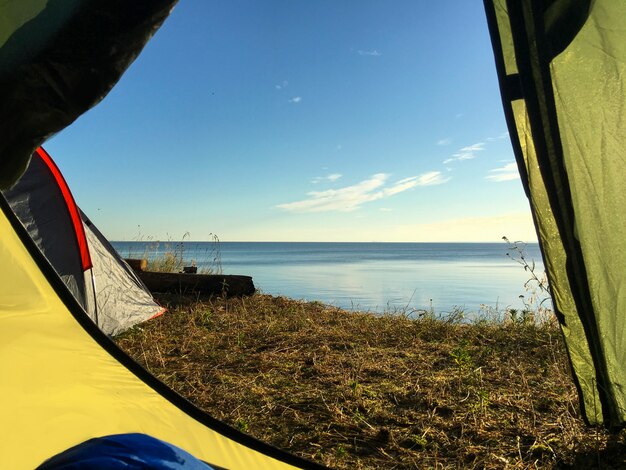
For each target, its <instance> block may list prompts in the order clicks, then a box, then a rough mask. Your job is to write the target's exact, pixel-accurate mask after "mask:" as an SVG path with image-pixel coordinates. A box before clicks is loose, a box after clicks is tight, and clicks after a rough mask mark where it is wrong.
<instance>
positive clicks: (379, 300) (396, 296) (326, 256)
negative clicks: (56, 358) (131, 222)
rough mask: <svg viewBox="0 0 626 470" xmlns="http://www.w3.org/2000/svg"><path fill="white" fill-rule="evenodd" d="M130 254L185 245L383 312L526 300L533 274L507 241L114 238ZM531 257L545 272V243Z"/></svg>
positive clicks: (278, 283)
mask: <svg viewBox="0 0 626 470" xmlns="http://www.w3.org/2000/svg"><path fill="white" fill-rule="evenodd" d="M113 246H115V248H116V249H117V250H118V251H119V252H120V254H121V255H122V256H124V257H148V258H152V257H155V256H162V255H163V254H164V253H166V252H168V251H170V252H171V251H176V252H178V253H180V252H181V249H182V253H183V257H184V259H185V260H187V261H188V263H191V260H194V261H195V263H196V265H197V266H198V267H199V268H203V267H215V265H216V263H219V265H221V268H222V271H223V273H224V274H244V275H248V276H252V277H253V280H254V284H255V286H256V287H257V288H258V289H260V290H261V291H263V292H264V293H267V294H273V295H285V296H288V297H292V298H296V299H306V300H318V301H321V302H324V303H329V304H332V305H336V306H339V307H343V308H348V309H355V310H370V311H375V312H383V311H388V310H403V309H405V308H406V309H409V310H411V309H426V310H430V309H431V308H432V309H434V311H435V312H440V313H443V312H449V311H451V310H452V309H453V308H454V307H461V308H464V309H466V310H467V311H469V312H477V311H480V310H481V308H482V309H484V306H487V307H489V308H492V309H496V308H497V309H498V310H500V311H502V310H503V309H505V308H506V307H513V308H522V307H523V303H522V300H521V299H520V297H519V296H520V295H525V296H526V297H525V298H526V299H528V292H526V290H525V289H524V283H525V282H526V281H527V280H528V278H529V275H528V273H527V272H526V271H525V270H524V268H523V267H522V266H520V265H519V264H518V263H516V262H515V261H514V260H512V259H511V258H510V257H508V256H507V253H508V252H509V248H508V245H507V244H505V243H278V242H276V243H264V242H254V243H249V242H220V243H219V245H216V244H214V243H210V242H184V243H183V244H182V245H180V244H179V243H177V242H165V243H160V244H157V243H153V242H113ZM525 251H526V254H525V258H526V259H527V260H534V261H535V262H536V264H537V267H536V272H537V273H543V270H544V268H543V264H542V263H541V255H540V252H539V247H538V245H537V244H529V245H527V246H526V250H525Z"/></svg>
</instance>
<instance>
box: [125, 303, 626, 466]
mask: <svg viewBox="0 0 626 470" xmlns="http://www.w3.org/2000/svg"><path fill="white" fill-rule="evenodd" d="M165 300H168V299H165ZM173 300H177V302H175V304H176V305H174V306H173V307H171V309H170V312H169V314H166V315H164V316H162V317H160V318H158V319H155V320H153V321H150V322H148V323H147V324H145V325H143V326H142V327H140V328H135V329H134V330H132V331H130V332H128V333H126V334H125V335H123V336H122V337H121V338H118V342H119V344H120V345H121V346H122V347H123V348H124V349H126V350H127V351H128V352H129V353H130V354H131V355H133V356H134V357H135V358H136V359H137V360H138V361H139V362H140V363H142V364H143V365H144V366H146V367H147V368H148V369H149V370H151V371H152V372H153V373H154V374H155V375H157V376H158V377H159V378H160V379H161V380H163V381H164V382H166V383H167V384H169V385H170V386H171V387H172V388H174V389H175V390H177V391H178V392H179V393H181V394H182V395H184V396H186V397H188V398H189V399H190V400H191V401H193V402H194V403H196V404H197V405H198V406H199V407H201V408H203V409H205V410H207V411H208V412H209V413H210V414H212V415H213V416H215V417H217V418H219V419H221V420H223V421H225V422H227V423H229V424H231V425H232V426H234V427H237V428H239V429H240V430H242V431H244V432H247V433H249V434H251V435H253V436H255V437H257V438H259V439H262V440H264V441H267V442H269V443H271V444H273V445H275V446H278V447H282V448H284V449H287V450H289V451H290V452H293V453H296V454H298V455H301V456H304V457H307V458H309V459H312V460H316V461H318V462H321V463H324V464H326V465H329V466H331V467H336V468H388V469H392V468H470V469H471V468H509V469H518V468H580V467H585V468H589V467H591V468H594V467H596V468H597V467H598V466H600V468H624V467H626V451H625V449H624V445H623V442H622V440H621V438H620V436H609V435H607V434H606V433H604V431H601V430H596V429H591V428H587V427H585V426H584V424H583V422H582V420H581V419H580V417H579V411H578V404H577V396H576V391H575V389H574V386H573V384H572V380H571V376H570V373H569V366H568V363H567V359H566V355H565V352H564V348H563V344H562V341H561V335H560V332H559V331H558V329H557V328H556V327H555V326H554V325H552V324H545V325H542V326H536V325H533V324H523V323H494V322H488V321H483V322H478V323H475V324H472V325H469V324H460V323H455V322H446V321H444V320H437V319H433V318H429V317H424V318H421V319H417V320H411V319H408V318H404V317H402V316H391V315H388V316H375V315H371V314H360V313H350V312H345V311H342V310H340V309H337V308H332V307H328V306H325V305H322V304H320V303H304V302H298V301H294V300H289V299H285V298H276V297H271V296H267V295H261V294H255V295H254V296H252V297H249V298H243V299H231V300H228V301H226V300H222V299H216V300H208V301H190V300H185V299H172V298H170V299H169V301H170V302H172V301H173ZM570 466H571V467H570Z"/></svg>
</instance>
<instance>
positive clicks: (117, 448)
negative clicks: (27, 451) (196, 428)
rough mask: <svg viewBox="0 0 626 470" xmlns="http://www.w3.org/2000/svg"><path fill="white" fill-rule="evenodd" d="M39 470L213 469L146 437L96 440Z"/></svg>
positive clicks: (63, 453) (133, 436) (122, 436)
mask: <svg viewBox="0 0 626 470" xmlns="http://www.w3.org/2000/svg"><path fill="white" fill-rule="evenodd" d="M38 468H39V469H40V470H70V469H72V470H83V469H84V470H100V469H102V470H105V469H107V470H109V469H125V470H148V469H150V470H211V469H212V467H210V466H209V465H207V464H206V463H204V462H202V461H200V460H198V459H197V458H195V457H194V456H193V455H191V454H190V453H188V452H185V451H184V450H182V449H180V448H178V447H176V446H174V445H172V444H168V443H167V442H164V441H160V440H159V439H155V438H153V437H150V436H147V435H145V434H116V435H112V436H105V437H98V438H95V439H90V440H88V441H85V442H83V443H82V444H79V445H77V446H75V447H71V448H70V449H67V450H66V451H64V452H62V453H60V454H57V455H55V456H54V457H52V458H50V459H48V460H46V461H45V462H44V463H43V464H42V465H41V466H39V467H38Z"/></svg>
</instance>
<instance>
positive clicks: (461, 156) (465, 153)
mask: <svg viewBox="0 0 626 470" xmlns="http://www.w3.org/2000/svg"><path fill="white" fill-rule="evenodd" d="M483 150H485V144H484V142H478V143H476V144H472V145H468V146H467V147H463V148H461V149H459V150H458V151H457V152H456V153H455V154H452V156H451V157H450V158H446V159H445V160H444V161H443V164H444V165H446V164H448V163H450V162H457V161H463V160H472V159H474V158H476V152H482V151H483Z"/></svg>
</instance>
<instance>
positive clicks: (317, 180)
mask: <svg viewBox="0 0 626 470" xmlns="http://www.w3.org/2000/svg"><path fill="white" fill-rule="evenodd" d="M341 176H342V175H341V174H340V173H331V174H330V175H326V176H316V177H315V178H313V179H312V180H311V183H313V184H317V183H322V182H324V181H329V182H331V183H333V182H335V181H337V180H338V179H339V178H341Z"/></svg>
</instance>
